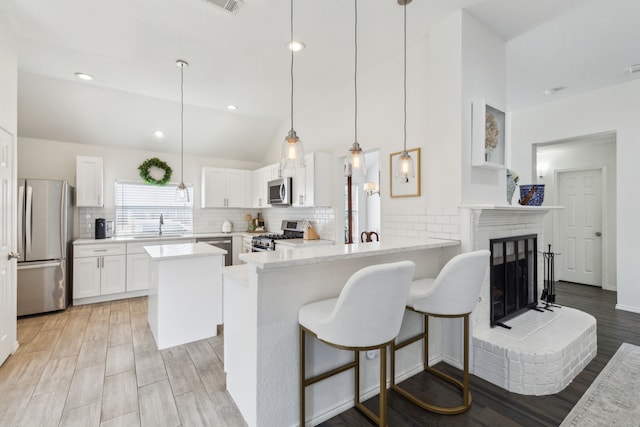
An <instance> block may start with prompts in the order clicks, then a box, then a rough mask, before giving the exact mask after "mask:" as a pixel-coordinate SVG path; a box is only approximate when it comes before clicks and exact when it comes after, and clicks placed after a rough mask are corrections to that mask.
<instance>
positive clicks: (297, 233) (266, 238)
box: [251, 220, 304, 252]
mask: <svg viewBox="0 0 640 427" xmlns="http://www.w3.org/2000/svg"><path fill="white" fill-rule="evenodd" d="M302 224H303V222H302V221H301V220H294V221H289V220H283V221H282V226H281V227H280V228H281V229H282V234H261V235H259V236H256V237H254V238H253V239H251V250H252V251H253V252H266V251H274V250H275V249H276V240H282V239H302V237H303V235H304V229H303V228H302Z"/></svg>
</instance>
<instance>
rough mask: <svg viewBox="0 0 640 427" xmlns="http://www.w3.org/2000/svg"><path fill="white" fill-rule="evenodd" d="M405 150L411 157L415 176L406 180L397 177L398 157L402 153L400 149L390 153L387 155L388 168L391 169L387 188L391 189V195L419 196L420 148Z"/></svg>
mask: <svg viewBox="0 0 640 427" xmlns="http://www.w3.org/2000/svg"><path fill="white" fill-rule="evenodd" d="M407 152H408V153H409V155H410V156H411V157H412V158H413V162H414V163H413V166H414V168H415V175H416V176H415V177H414V178H410V179H408V180H406V181H403V180H399V179H397V178H396V172H397V168H398V158H399V157H400V155H401V154H402V151H398V152H397V153H391V154H390V155H389V162H390V163H389V170H390V171H391V174H390V185H389V188H390V189H391V192H390V196H391V197H418V196H420V148H412V149H411V150H407Z"/></svg>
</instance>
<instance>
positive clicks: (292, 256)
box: [240, 238, 460, 270]
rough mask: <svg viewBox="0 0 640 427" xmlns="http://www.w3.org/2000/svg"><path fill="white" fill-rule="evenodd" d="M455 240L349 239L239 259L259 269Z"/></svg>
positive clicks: (438, 245)
mask: <svg viewBox="0 0 640 427" xmlns="http://www.w3.org/2000/svg"><path fill="white" fill-rule="evenodd" d="M459 245H460V241H459V240H446V239H410V238H389V239H384V240H383V241H380V242H368V243H353V244H350V245H340V244H335V245H327V246H313V247H302V248H298V249H296V250H285V251H277V250H276V251H269V252H251V253H242V254H240V259H241V260H242V261H244V262H246V263H247V264H252V265H254V266H255V267H257V268H260V269H264V270H267V269H280V268H289V267H295V266H301V265H308V264H318V263H324V262H329V261H334V260H348V259H356V258H363V257H368V256H377V255H386V254H395V253H400V252H406V251H407V250H422V249H434V248H444V247H448V246H459Z"/></svg>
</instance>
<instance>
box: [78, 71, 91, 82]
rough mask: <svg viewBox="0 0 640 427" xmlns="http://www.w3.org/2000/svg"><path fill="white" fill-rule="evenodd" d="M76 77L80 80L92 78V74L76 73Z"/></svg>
mask: <svg viewBox="0 0 640 427" xmlns="http://www.w3.org/2000/svg"><path fill="white" fill-rule="evenodd" d="M76 77H77V78H79V79H80V80H93V76H92V75H91V74H87V73H76Z"/></svg>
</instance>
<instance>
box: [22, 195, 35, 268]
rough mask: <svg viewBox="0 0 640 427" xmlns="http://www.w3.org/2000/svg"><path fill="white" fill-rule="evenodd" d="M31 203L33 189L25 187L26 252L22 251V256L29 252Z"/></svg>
mask: <svg viewBox="0 0 640 427" xmlns="http://www.w3.org/2000/svg"><path fill="white" fill-rule="evenodd" d="M32 202H33V187H31V186H30V185H27V207H26V208H25V213H26V215H25V237H26V242H25V246H26V250H25V251H24V255H25V258H26V255H27V254H28V253H30V252H31V244H32V240H31V213H32V212H31V210H32V206H31V205H32Z"/></svg>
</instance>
